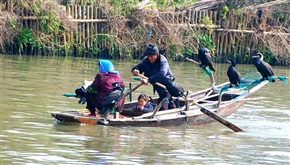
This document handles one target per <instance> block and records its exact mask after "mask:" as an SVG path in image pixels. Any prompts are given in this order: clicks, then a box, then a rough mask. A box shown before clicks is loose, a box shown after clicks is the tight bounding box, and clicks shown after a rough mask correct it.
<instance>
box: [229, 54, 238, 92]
mask: <svg viewBox="0 0 290 165" xmlns="http://www.w3.org/2000/svg"><path fill="white" fill-rule="evenodd" d="M227 62H228V63H230V64H231V65H230V66H229V68H228V72H227V75H228V77H229V80H230V83H231V84H230V87H232V86H236V85H239V84H240V83H241V75H240V73H239V72H238V71H237V70H236V68H235V67H236V65H237V63H236V61H235V60H232V59H231V60H229V61H227Z"/></svg>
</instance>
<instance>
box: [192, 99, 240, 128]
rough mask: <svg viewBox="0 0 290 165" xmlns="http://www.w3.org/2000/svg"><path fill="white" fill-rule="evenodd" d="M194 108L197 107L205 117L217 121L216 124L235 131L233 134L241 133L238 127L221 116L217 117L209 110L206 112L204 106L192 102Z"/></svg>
mask: <svg viewBox="0 0 290 165" xmlns="http://www.w3.org/2000/svg"><path fill="white" fill-rule="evenodd" d="M193 103H194V104H195V105H196V106H198V107H199V108H201V109H200V111H201V112H202V113H204V114H206V115H207V116H209V117H211V118H213V119H215V120H217V121H218V122H220V123H222V124H223V125H225V126H227V127H228V128H230V129H231V130H233V131H235V132H241V131H243V130H242V129H241V128H239V127H238V126H236V125H234V124H232V123H231V122H229V121H227V120H225V119H223V118H222V117H221V116H219V115H218V114H216V113H214V112H211V111H210V110H208V109H207V108H205V107H204V106H202V105H200V104H198V103H196V102H193Z"/></svg>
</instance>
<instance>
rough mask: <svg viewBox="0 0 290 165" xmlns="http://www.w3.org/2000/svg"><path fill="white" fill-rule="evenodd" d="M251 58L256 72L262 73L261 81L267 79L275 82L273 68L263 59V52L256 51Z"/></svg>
mask: <svg viewBox="0 0 290 165" xmlns="http://www.w3.org/2000/svg"><path fill="white" fill-rule="evenodd" d="M252 58H253V59H254V65H255V66H256V68H257V70H258V72H260V74H261V75H262V79H261V81H263V80H269V81H271V82H275V79H274V72H273V69H272V67H271V66H270V65H269V64H268V63H267V62H265V61H263V54H262V53H256V54H255V55H254V56H253V57H252Z"/></svg>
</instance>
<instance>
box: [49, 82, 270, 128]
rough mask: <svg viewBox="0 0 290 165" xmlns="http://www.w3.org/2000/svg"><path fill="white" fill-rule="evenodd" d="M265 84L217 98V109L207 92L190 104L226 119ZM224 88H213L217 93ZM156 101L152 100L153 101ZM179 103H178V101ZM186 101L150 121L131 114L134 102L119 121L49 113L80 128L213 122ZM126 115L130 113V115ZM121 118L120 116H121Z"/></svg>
mask: <svg viewBox="0 0 290 165" xmlns="http://www.w3.org/2000/svg"><path fill="white" fill-rule="evenodd" d="M267 83H268V81H263V82H261V83H260V84H258V85H256V86H255V87H252V88H251V89H250V90H240V91H239V90H237V91H233V92H229V93H227V94H223V96H222V97H221V98H222V99H221V104H220V105H218V104H217V102H218V99H219V94H218V93H212V94H209V93H210V91H211V90H212V89H211V88H208V89H206V90H202V91H199V92H196V93H193V94H191V95H190V97H189V98H190V99H191V100H195V101H196V102H198V104H202V105H203V106H206V108H207V110H210V111H211V112H214V113H216V114H218V115H219V116H221V117H224V118H225V117H228V116H230V115H231V114H232V113H234V112H235V111H237V110H238V109H239V108H240V107H241V106H242V105H243V104H244V103H245V102H246V99H247V98H249V97H250V96H251V95H252V94H254V93H255V92H256V91H258V90H259V89H260V88H262V87H263V86H265V85H266V84H267ZM225 85H227V83H226V84H221V85H219V86H217V87H218V88H219V89H221V88H222V87H224V86H225ZM155 101H156V100H155ZM179 101H180V100H179ZM189 102H190V101H189V100H184V101H183V102H182V101H181V102H179V105H180V107H181V108H177V109H171V110H166V111H159V112H157V113H156V115H154V117H152V113H146V114H143V113H139V114H138V113H134V112H133V111H131V109H132V106H134V105H135V104H136V101H135V102H130V103H126V104H125V106H124V111H123V112H122V113H121V115H120V117H117V118H116V116H118V114H115V115H116V116H114V115H110V116H109V117H108V118H107V119H104V118H100V117H99V116H96V117H92V116H88V114H89V112H88V110H86V111H84V110H83V111H71V112H63V113H61V112H53V113H51V115H52V116H53V117H54V118H56V119H57V120H58V121H61V122H74V123H83V124H99V125H107V126H136V127H164V126H179V125H185V124H186V125H204V124H208V123H213V122H216V120H214V119H213V118H211V117H210V116H208V115H206V114H204V113H202V112H201V111H200V109H201V108H200V107H198V106H196V105H194V104H193V103H194V102H193V103H192V102H191V103H192V104H191V105H188V103H189ZM130 113H132V114H131V115H130ZM122 115H124V116H122Z"/></svg>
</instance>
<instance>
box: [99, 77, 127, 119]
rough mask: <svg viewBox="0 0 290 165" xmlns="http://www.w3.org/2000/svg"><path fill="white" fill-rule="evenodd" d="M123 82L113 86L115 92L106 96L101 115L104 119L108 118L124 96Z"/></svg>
mask: <svg viewBox="0 0 290 165" xmlns="http://www.w3.org/2000/svg"><path fill="white" fill-rule="evenodd" d="M122 83H123V82H115V83H113V84H112V86H113V91H112V92H110V93H108V94H107V95H106V96H105V100H104V103H103V107H102V109H101V111H100V112H99V114H101V116H102V117H105V118H106V117H107V115H108V113H109V112H110V110H112V109H113V107H114V106H115V105H116V104H117V103H118V101H119V100H120V99H121V97H122V94H123V90H124V89H123V88H122V87H121V84H122Z"/></svg>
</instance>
